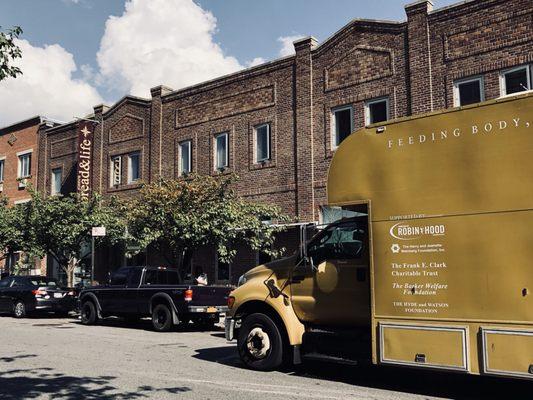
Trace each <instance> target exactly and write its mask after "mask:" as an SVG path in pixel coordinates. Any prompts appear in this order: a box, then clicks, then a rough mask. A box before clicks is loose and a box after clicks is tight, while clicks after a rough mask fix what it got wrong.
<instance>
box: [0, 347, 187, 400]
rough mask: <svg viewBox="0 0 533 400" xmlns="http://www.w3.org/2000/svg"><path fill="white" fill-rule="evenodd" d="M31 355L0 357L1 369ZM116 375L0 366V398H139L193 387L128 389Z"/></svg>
mask: <svg viewBox="0 0 533 400" xmlns="http://www.w3.org/2000/svg"><path fill="white" fill-rule="evenodd" d="M28 357H36V356H35V355H34V354H27V355H16V356H12V357H3V358H1V359H0V369H1V367H2V363H3V362H12V361H13V360H15V359H18V358H28ZM115 379H116V377H114V376H96V377H78V376H71V375H66V374H63V373H59V372H56V371H55V370H54V369H53V368H27V369H11V370H5V371H2V370H0V398H1V399H2V400H15V399H16V400H19V399H31V398H36V397H40V396H48V397H50V398H61V399H137V398H151V397H154V396H155V395H156V393H157V392H162V393H171V394H179V393H184V392H190V391H191V390H192V389H190V388H189V387H186V386H179V387H169V388H155V387H152V386H139V387H137V389H135V390H132V391H129V392H124V391H122V390H120V389H118V388H117V387H116V386H114V385H113V381H114V380H115Z"/></svg>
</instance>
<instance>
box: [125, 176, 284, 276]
mask: <svg viewBox="0 0 533 400" xmlns="http://www.w3.org/2000/svg"><path fill="white" fill-rule="evenodd" d="M236 179H237V177H236V176H234V175H229V176H223V177H220V176H219V177H211V176H199V175H193V176H191V177H189V178H188V179H179V180H161V181H159V182H155V183H152V184H149V185H145V186H144V187H143V188H142V189H141V191H140V196H139V197H138V198H137V199H134V200H132V201H131V202H130V203H129V205H128V210H129V212H128V220H129V228H128V229H129V237H130V239H131V240H132V241H134V242H136V244H137V245H138V247H141V248H145V247H147V246H152V247H154V248H155V249H157V250H159V251H160V252H161V254H163V255H167V260H168V262H169V263H170V264H171V265H172V266H176V267H178V268H181V267H182V266H183V265H187V263H188V261H189V259H190V256H191V252H192V250H193V249H195V248H198V247H200V246H205V245H212V246H214V247H215V248H216V251H217V254H218V258H219V260H220V261H222V262H231V261H232V259H233V258H234V257H235V255H236V246H235V245H236V244H237V243H246V244H248V245H249V246H250V247H251V248H252V249H254V250H261V251H264V252H265V253H267V254H270V255H272V256H277V255H279V253H280V250H274V249H273V248H272V245H273V242H274V234H275V233H276V232H279V231H281V230H282V229H283V228H282V227H281V226H280V225H279V223H283V222H286V221H287V217H286V216H284V215H283V214H282V212H281V211H280V209H279V208H278V207H276V206H272V205H266V204H257V203H252V202H248V201H245V200H243V199H242V198H240V197H238V196H237V195H236V193H235V191H234V190H233V189H232V184H233V183H235V181H236ZM266 220H268V221H271V222H276V223H265V221H266ZM282 250H283V249H281V251H282Z"/></svg>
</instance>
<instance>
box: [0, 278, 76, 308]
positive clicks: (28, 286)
mask: <svg viewBox="0 0 533 400" xmlns="http://www.w3.org/2000/svg"><path fill="white" fill-rule="evenodd" d="M75 308H76V296H75V294H74V292H73V291H72V290H70V289H67V288H64V287H61V286H60V285H59V283H58V282H57V281H56V280H55V279H52V278H47V277H44V276H9V277H7V278H4V279H2V280H1V281H0V312H3V313H4V312H7V313H12V314H13V315H14V316H15V317H17V318H23V317H25V316H26V315H28V314H31V313H37V312H54V313H56V314H58V315H61V316H66V315H67V314H68V313H69V312H70V311H73V310H74V309H75Z"/></svg>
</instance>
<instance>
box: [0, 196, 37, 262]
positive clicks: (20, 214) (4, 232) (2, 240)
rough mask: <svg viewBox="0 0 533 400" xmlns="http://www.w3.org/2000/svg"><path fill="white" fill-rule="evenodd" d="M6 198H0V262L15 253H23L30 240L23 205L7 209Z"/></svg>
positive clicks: (7, 202)
mask: <svg viewBox="0 0 533 400" xmlns="http://www.w3.org/2000/svg"><path fill="white" fill-rule="evenodd" d="M8 204H9V201H8V199H7V198H6V197H4V196H2V197H0V260H3V259H5V258H6V257H7V256H8V255H9V254H12V253H15V252H17V251H24V250H25V249H26V247H27V245H26V244H27V243H28V241H30V240H31V238H30V237H29V231H28V226H27V224H28V218H27V215H28V214H27V213H26V212H25V211H26V210H25V204H20V205H17V206H15V207H8Z"/></svg>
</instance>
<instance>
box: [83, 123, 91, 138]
mask: <svg viewBox="0 0 533 400" xmlns="http://www.w3.org/2000/svg"><path fill="white" fill-rule="evenodd" d="M81 133H82V134H83V136H85V137H87V135H88V134H89V133H91V131H90V130H89V129H87V125H85V126H84V127H83V129H82V130H81Z"/></svg>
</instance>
